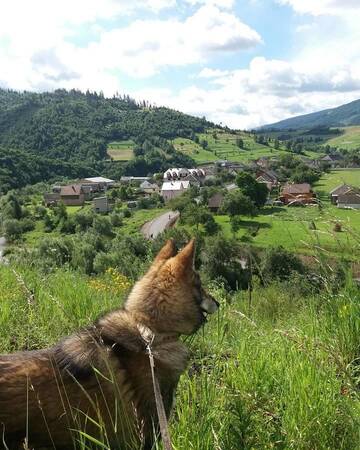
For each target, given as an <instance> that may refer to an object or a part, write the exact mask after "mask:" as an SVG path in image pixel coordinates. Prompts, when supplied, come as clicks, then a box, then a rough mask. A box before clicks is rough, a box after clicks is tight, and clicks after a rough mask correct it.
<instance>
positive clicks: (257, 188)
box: [236, 172, 269, 207]
mask: <svg viewBox="0 0 360 450" xmlns="http://www.w3.org/2000/svg"><path fill="white" fill-rule="evenodd" d="M236 184H237V185H238V186H239V188H240V190H241V192H242V193H243V194H244V195H246V196H247V197H249V199H250V200H252V202H253V203H254V204H255V206H257V207H261V206H264V205H265V203H266V200H267V198H268V195H269V191H268V188H267V187H266V185H265V184H264V183H258V182H257V181H256V180H255V178H253V177H252V176H251V175H250V174H249V173H246V172H241V173H239V175H238V176H237V177H236Z"/></svg>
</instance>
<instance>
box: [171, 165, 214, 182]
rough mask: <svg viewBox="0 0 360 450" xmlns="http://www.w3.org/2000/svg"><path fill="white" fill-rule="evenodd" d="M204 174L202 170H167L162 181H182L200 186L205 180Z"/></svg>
mask: <svg viewBox="0 0 360 450" xmlns="http://www.w3.org/2000/svg"><path fill="white" fill-rule="evenodd" d="M205 176H206V173H205V170H203V169H194V168H193V169H186V168H173V169H168V170H167V171H166V172H165V173H164V176H163V178H164V180H165V181H166V180H168V181H176V180H184V181H190V182H192V184H194V183H195V184H197V185H200V183H201V182H202V181H203V180H204V179H205Z"/></svg>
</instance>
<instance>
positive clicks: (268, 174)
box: [257, 170, 278, 182]
mask: <svg viewBox="0 0 360 450" xmlns="http://www.w3.org/2000/svg"><path fill="white" fill-rule="evenodd" d="M260 177H262V178H263V179H264V180H266V181H269V182H276V181H277V180H278V177H277V175H276V173H275V172H274V171H273V170H266V171H264V172H260V175H259V176H258V177H257V178H260Z"/></svg>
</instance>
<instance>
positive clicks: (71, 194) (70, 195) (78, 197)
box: [60, 184, 85, 206]
mask: <svg viewBox="0 0 360 450" xmlns="http://www.w3.org/2000/svg"><path fill="white" fill-rule="evenodd" d="M60 200H61V201H62V202H63V203H64V205H66V206H82V205H83V204H84V203H85V194H84V191H83V189H82V187H81V185H79V184H70V185H68V186H61V191H60Z"/></svg>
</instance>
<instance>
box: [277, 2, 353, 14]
mask: <svg viewBox="0 0 360 450" xmlns="http://www.w3.org/2000/svg"><path fill="white" fill-rule="evenodd" d="M277 1H278V3H280V4H283V5H290V6H291V7H292V8H293V9H294V10H295V11H296V12H298V13H300V14H312V15H314V16H320V15H339V16H342V15H346V14H349V13H353V12H354V11H355V12H359V10H360V6H359V1H358V0H277Z"/></svg>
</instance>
